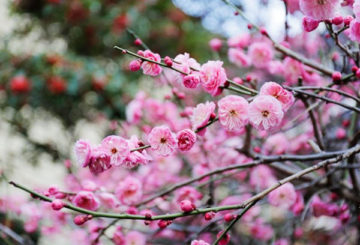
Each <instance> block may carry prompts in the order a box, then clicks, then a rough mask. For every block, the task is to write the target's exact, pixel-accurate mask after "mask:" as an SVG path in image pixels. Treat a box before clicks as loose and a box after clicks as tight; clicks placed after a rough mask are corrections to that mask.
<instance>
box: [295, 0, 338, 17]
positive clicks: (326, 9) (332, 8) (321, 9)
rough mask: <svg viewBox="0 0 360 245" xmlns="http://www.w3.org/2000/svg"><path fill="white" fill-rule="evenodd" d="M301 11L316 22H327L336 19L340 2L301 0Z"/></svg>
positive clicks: (333, 0)
mask: <svg viewBox="0 0 360 245" xmlns="http://www.w3.org/2000/svg"><path fill="white" fill-rule="evenodd" d="M299 4H300V10H301V11H302V12H303V13H304V14H305V15H306V16H309V17H311V18H313V19H315V20H326V19H331V18H333V17H335V14H336V10H337V8H339V7H340V0H300V2H299Z"/></svg>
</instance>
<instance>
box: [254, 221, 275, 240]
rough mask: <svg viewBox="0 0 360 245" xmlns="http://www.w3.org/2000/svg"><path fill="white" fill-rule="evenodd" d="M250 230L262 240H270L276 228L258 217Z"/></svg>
mask: <svg viewBox="0 0 360 245" xmlns="http://www.w3.org/2000/svg"><path fill="white" fill-rule="evenodd" d="M250 232H251V235H252V236H254V237H255V238H257V239H259V240H262V241H267V240H270V239H271V238H272V236H273V235H274V230H273V229H272V227H271V226H270V225H266V224H264V223H263V221H262V220H261V219H260V218H258V219H257V220H256V221H255V223H254V224H252V226H251V228H250Z"/></svg>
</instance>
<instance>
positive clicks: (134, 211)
mask: <svg viewBox="0 0 360 245" xmlns="http://www.w3.org/2000/svg"><path fill="white" fill-rule="evenodd" d="M126 212H127V213H128V214H137V213H138V210H137V209H136V208H135V207H129V208H128V210H127V211H126Z"/></svg>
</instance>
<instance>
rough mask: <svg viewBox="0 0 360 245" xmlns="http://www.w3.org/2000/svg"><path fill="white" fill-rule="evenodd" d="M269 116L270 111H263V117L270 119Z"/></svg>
mask: <svg viewBox="0 0 360 245" xmlns="http://www.w3.org/2000/svg"><path fill="white" fill-rule="evenodd" d="M269 114H270V112H268V111H263V112H262V115H263V117H268V116H269Z"/></svg>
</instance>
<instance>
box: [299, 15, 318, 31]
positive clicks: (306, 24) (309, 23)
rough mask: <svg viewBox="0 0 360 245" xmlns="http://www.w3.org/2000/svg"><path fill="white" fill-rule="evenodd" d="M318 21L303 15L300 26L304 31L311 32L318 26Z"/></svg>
mask: <svg viewBox="0 0 360 245" xmlns="http://www.w3.org/2000/svg"><path fill="white" fill-rule="evenodd" d="M319 23H320V21H318V20H314V19H312V18H310V17H308V16H305V17H304V18H303V20H302V26H303V28H304V30H305V31H307V32H312V31H313V30H315V29H316V28H317V27H318V26H319Z"/></svg>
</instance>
